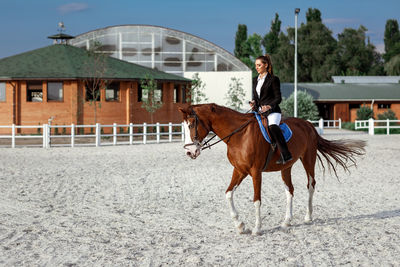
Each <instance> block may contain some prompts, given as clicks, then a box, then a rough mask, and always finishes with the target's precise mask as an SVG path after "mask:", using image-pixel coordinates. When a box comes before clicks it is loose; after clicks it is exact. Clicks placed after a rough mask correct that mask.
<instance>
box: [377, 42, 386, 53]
mask: <svg viewBox="0 0 400 267" xmlns="http://www.w3.org/2000/svg"><path fill="white" fill-rule="evenodd" d="M375 50H376V51H378V52H379V53H381V54H383V53H385V44H376V45H375Z"/></svg>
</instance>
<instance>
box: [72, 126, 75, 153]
mask: <svg viewBox="0 0 400 267" xmlns="http://www.w3.org/2000/svg"><path fill="white" fill-rule="evenodd" d="M71 147H75V124H73V123H72V124H71Z"/></svg>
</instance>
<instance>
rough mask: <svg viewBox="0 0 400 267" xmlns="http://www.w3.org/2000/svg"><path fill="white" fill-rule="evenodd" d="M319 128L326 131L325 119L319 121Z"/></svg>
mask: <svg viewBox="0 0 400 267" xmlns="http://www.w3.org/2000/svg"><path fill="white" fill-rule="evenodd" d="M318 127H319V128H320V129H321V130H323V129H324V119H323V118H320V119H319V121H318Z"/></svg>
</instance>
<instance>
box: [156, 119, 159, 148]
mask: <svg viewBox="0 0 400 267" xmlns="http://www.w3.org/2000/svg"><path fill="white" fill-rule="evenodd" d="M156 129H157V144H158V143H160V123H159V122H157V123H156Z"/></svg>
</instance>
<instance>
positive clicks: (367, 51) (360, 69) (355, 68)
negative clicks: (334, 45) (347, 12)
mask: <svg viewBox="0 0 400 267" xmlns="http://www.w3.org/2000/svg"><path fill="white" fill-rule="evenodd" d="M366 31H367V28H365V27H364V26H362V25H361V26H360V27H359V28H358V30H355V29H351V28H345V29H344V30H343V32H342V33H340V34H339V35H338V38H339V41H338V49H337V51H336V53H337V56H338V57H339V58H340V68H341V70H342V74H343V75H367V74H368V73H369V72H370V70H371V67H372V65H373V63H374V59H375V58H374V50H375V47H374V46H373V45H372V44H371V43H368V44H366V35H365V32H366Z"/></svg>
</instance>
